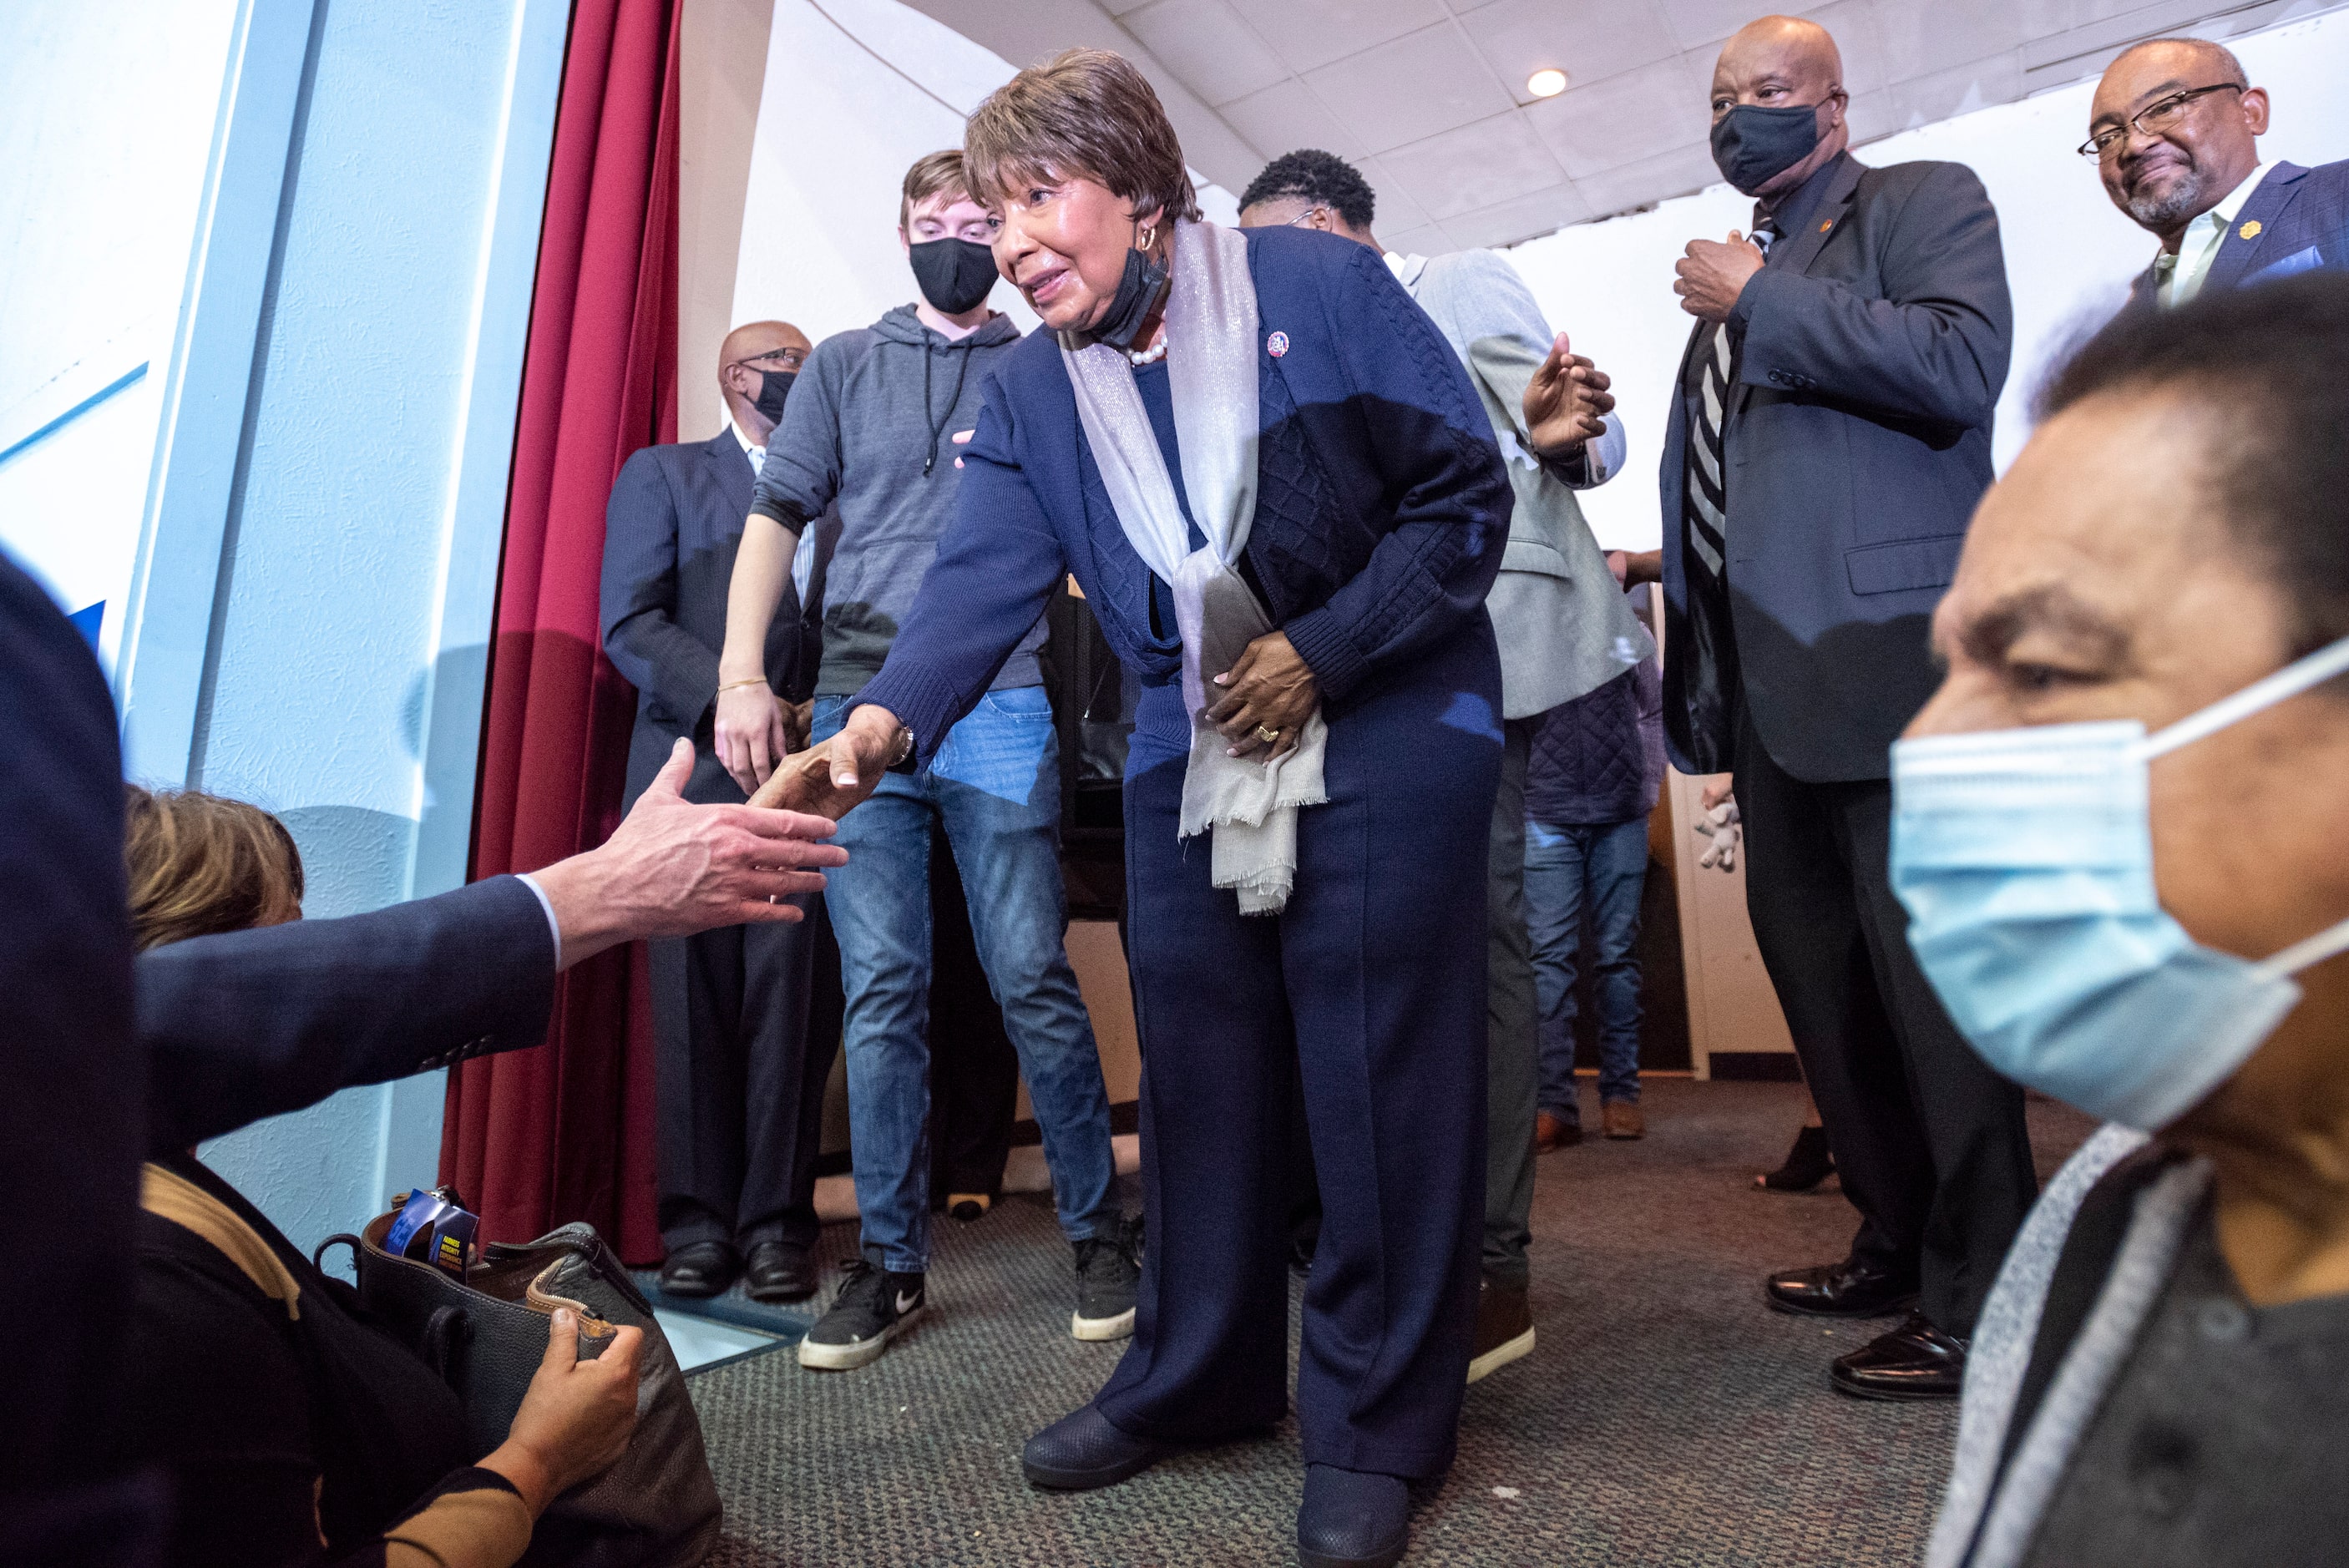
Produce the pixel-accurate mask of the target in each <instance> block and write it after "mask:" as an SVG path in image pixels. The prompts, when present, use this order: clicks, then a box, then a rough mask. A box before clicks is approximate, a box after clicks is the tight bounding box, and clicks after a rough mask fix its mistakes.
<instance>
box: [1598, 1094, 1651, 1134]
mask: <svg viewBox="0 0 2349 1568" xmlns="http://www.w3.org/2000/svg"><path fill="white" fill-rule="evenodd" d="M1599 1125H1600V1126H1601V1127H1604V1128H1605V1129H1606V1130H1607V1136H1608V1137H1609V1138H1645V1137H1647V1136H1648V1119H1647V1118H1646V1117H1644V1116H1641V1115H1640V1108H1639V1107H1638V1106H1636V1105H1634V1104H1632V1103H1631V1102H1630V1100H1628V1099H1610V1100H1609V1101H1608V1102H1607V1103H1606V1104H1604V1105H1602V1106H1600V1107H1599Z"/></svg>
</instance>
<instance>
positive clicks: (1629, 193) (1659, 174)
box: [1574, 142, 1721, 218]
mask: <svg viewBox="0 0 2349 1568" xmlns="http://www.w3.org/2000/svg"><path fill="white" fill-rule="evenodd" d="M1720 183H1721V170H1718V169H1715V168H1714V167H1713V149H1712V148H1711V147H1710V146H1708V145H1707V144H1705V143H1703V142H1695V143H1692V144H1691V145H1690V146H1687V147H1676V148H1674V149H1672V150H1671V151H1670V152H1665V153H1661V154H1659V155H1657V156H1656V157H1654V158H1646V159H1641V160H1640V161H1639V162H1637V163H1627V164H1624V165H1623V166H1622V167H1621V168H1619V169H1610V170H1608V171H1607V172H1606V173H1604V174H1593V175H1591V176H1589V177H1588V178H1587V179H1582V180H1578V181H1575V182H1574V184H1575V188H1576V189H1577V190H1578V191H1581V192H1582V199H1583V201H1586V202H1588V204H1589V206H1590V211H1592V212H1593V213H1594V214H1596V215H1598V216H1599V217H1602V218H1603V217H1612V216H1613V215H1614V214H1616V213H1618V212H1629V211H1631V210H1632V209H1633V208H1635V207H1647V206H1652V205H1653V204H1654V203H1656V202H1658V201H1669V200H1670V199H1671V198H1672V197H1674V196H1686V195H1688V194H1689V193H1690V192H1691V191H1702V190H1703V189H1704V188H1705V187H1706V186H1708V185H1718V184H1720Z"/></svg>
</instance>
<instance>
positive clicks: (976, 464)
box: [856, 228, 1511, 761]
mask: <svg viewBox="0 0 2349 1568" xmlns="http://www.w3.org/2000/svg"><path fill="white" fill-rule="evenodd" d="M1247 247H1248V269H1249V273H1250V275H1251V276H1253V277H1254V279H1255V280H1256V290H1257V321H1258V325H1259V328H1260V333H1259V341H1258V345H1257V397H1258V405H1259V408H1260V410H1261V424H1260V426H1259V429H1260V432H1261V434H1260V437H1259V439H1258V442H1257V473H1258V480H1257V503H1256V521H1255V522H1254V524H1253V525H1252V527H1251V529H1250V531H1249V534H1248V542H1247V560H1248V564H1249V566H1250V567H1251V568H1252V569H1253V575H1254V577H1255V579H1256V583H1257V587H1258V588H1259V590H1260V591H1261V592H1262V593H1263V595H1264V597H1265V600H1266V603H1267V608H1268V610H1269V611H1270V613H1271V615H1272V619H1273V622H1274V624H1276V625H1278V626H1279V627H1280V628H1281V629H1282V630H1283V631H1285V632H1287V633H1288V639H1289V641H1290V642H1291V643H1292V644H1293V645H1295V646H1296V649H1297V652H1298V654H1299V656H1301V657H1302V658H1303V659H1304V660H1305V662H1306V664H1307V665H1309V666H1310V667H1311V668H1312V671H1313V674H1314V676H1315V678H1316V679H1317V681H1318V682H1319V685H1320V687H1321V693H1322V696H1323V698H1324V700H1325V701H1326V702H1327V703H1328V704H1329V705H1330V707H1329V712H1330V717H1333V718H1335V717H1339V716H1340V714H1342V712H1343V708H1344V705H1345V702H1346V699H1347V698H1348V696H1350V695H1352V694H1354V693H1355V692H1357V691H1358V690H1360V689H1361V687H1362V686H1364V683H1366V682H1368V681H1370V680H1371V678H1372V677H1373V676H1378V675H1380V674H1381V673H1382V672H1385V671H1387V670H1390V669H1393V668H1395V667H1397V666H1399V665H1404V664H1406V663H1408V661H1410V659H1411V658H1412V657H1413V655H1415V654H1417V653H1419V652H1421V651H1422V650H1423V649H1426V648H1429V647H1432V646H1434V645H1438V644H1440V643H1441V642H1443V641H1444V639H1445V638H1447V637H1449V636H1451V635H1453V634H1455V633H1457V632H1458V631H1460V630H1461V629H1462V627H1464V625H1466V624H1469V623H1470V622H1471V621H1472V620H1474V619H1475V618H1479V617H1481V616H1482V615H1483V614H1484V605H1485V590H1487V589H1488V588H1490V587H1491V586H1492V584H1493V579H1494V577H1495V575H1496V574H1497V573H1499V571H1500V566H1501V552H1502V548H1503V546H1504V545H1505V543H1506V541H1507V539H1508V532H1509V508H1510V505H1511V492H1510V490H1509V481H1508V478H1507V474H1506V470H1504V469H1503V468H1502V467H1501V455H1500V450H1499V449H1498V448H1497V447H1495V445H1494V442H1493V428H1492V424H1491V422H1490V421H1489V420H1487V419H1486V418H1485V413H1484V409H1483V408H1482V407H1481V406H1480V405H1479V404H1478V402H1477V400H1476V393H1475V387H1472V386H1471V385H1470V384H1469V381H1468V376H1467V372H1466V371H1465V370H1464V368H1463V367H1462V366H1461V363H1460V360H1459V357H1458V356H1456V355H1454V353H1453V352H1452V350H1451V348H1450V346H1448V345H1446V344H1445V342H1444V337H1443V335H1442V334H1441V333H1439V332H1437V331H1436V328H1435V324H1434V323H1433V322H1432V321H1430V320H1428V318H1427V315H1426V314H1425V313H1424V312H1423V311H1422V310H1421V309H1420V308H1419V306H1418V305H1416V304H1413V302H1412V299H1411V296H1410V295H1409V294H1405V293H1404V292H1403V289H1402V284H1398V283H1396V282H1395V280H1394V278H1393V276H1392V274H1390V273H1388V271H1387V269H1386V263H1384V262H1383V261H1381V259H1380V257H1379V254H1378V253H1377V252H1375V251H1372V250H1371V249H1370V248H1369V247H1368V246H1365V245H1359V244H1356V243H1354V242H1351V241H1348V240H1340V239H1339V238H1337V237H1336V236H1334V235H1330V234H1324V233H1318V232H1314V231H1311V230H1307V229H1288V228H1282V229H1254V230H1250V231H1248V232H1247ZM1276 345H1278V346H1279V347H1280V350H1281V352H1280V353H1279V354H1278V355H1276V354H1274V353H1273V352H1272V349H1273V347H1274V346H1276ZM963 462H964V473H963V477H962V485H961V490H960V493H959V495H958V496H957V500H956V509H955V519H954V521H953V522H952V523H951V524H949V525H948V527H947V531H946V534H945V536H944V537H943V538H942V539H941V540H940V541H939V543H938V554H937V559H936V562H934V563H933V564H932V565H931V567H930V569H929V573H928V574H927V575H926V576H925V577H924V578H923V580H922V586H921V591H920V592H919V593H917V594H916V596H915V600H914V604H913V608H912V609H911V610H910V611H909V612H908V613H907V615H906V620H905V629H904V630H903V631H901V632H900V633H899V634H897V639H896V641H895V644H894V645H892V646H891V648H890V650H889V658H888V661H887V663H886V664H885V665H883V666H882V669H881V673H880V674H878V675H876V676H874V677H873V679H872V680H870V681H868V682H867V683H866V684H865V686H864V690H863V691H862V692H860V693H859V694H858V696H857V699H856V700H857V701H858V702H860V703H875V704H878V705H879V706H881V707H885V708H887V709H888V710H889V711H890V712H892V713H894V714H895V715H896V716H897V717H899V718H900V719H902V720H903V721H904V722H905V724H906V726H907V727H910V728H911V729H912V730H913V732H914V738H915V743H916V756H917V757H919V758H922V759H923V760H925V761H926V760H927V759H928V758H929V757H930V755H931V754H932V753H933V752H935V751H936V749H937V747H938V744H939V742H940V741H942V740H943V739H945V738H946V733H947V730H948V729H949V728H951V727H953V725H954V723H955V721H956V720H957V719H958V718H960V717H962V716H963V715H964V714H966V713H968V711H969V710H970V708H971V707H972V705H974V704H975V703H977V702H978V698H979V696H980V695H981V694H982V693H984V692H985V691H986V690H987V687H988V682H989V681H991V680H992V679H993V678H994V676H995V672H996V670H997V668H998V667H999V666H1000V665H1002V663H1003V661H1004V659H1005V658H1006V657H1008V656H1009V654H1010V652H1011V650H1012V648H1013V647H1014V646H1016V645H1018V643H1019V639H1020V637H1021V635H1022V634H1025V633H1026V632H1027V630H1028V628H1029V627H1030V626H1031V625H1033V624H1035V622H1036V618H1037V616H1038V615H1040V614H1042V612H1043V608H1044V604H1045V602H1046V600H1047V599H1048V598H1049V597H1050V594H1051V592H1052V590H1053V588H1054V587H1055V586H1056V585H1057V584H1058V583H1060V581H1061V575H1062V573H1072V574H1073V575H1074V576H1075V577H1076V580H1077V585H1078V586H1079V587H1080V588H1081V589H1082V590H1083V591H1084V594H1085V599H1086V602H1087V603H1088V604H1089V605H1090V606H1091V608H1092V612H1093V614H1094V616H1095V617H1096V618H1097V619H1098V620H1099V621H1100V623H1101V627H1102V634H1104V635H1105V636H1106V637H1107V638H1108V639H1109V643H1110V645H1111V646H1112V648H1114V649H1115V650H1116V651H1117V654H1118V656H1119V657H1120V658H1121V659H1123V660H1124V661H1125V663H1126V664H1127V665H1128V666H1130V667H1131V668H1133V670H1134V671H1135V672H1136V674H1138V675H1139V676H1141V677H1142V678H1143V681H1145V682H1148V683H1158V682H1163V681H1164V680H1167V679H1169V678H1171V677H1173V676H1174V675H1175V674H1176V673H1178V672H1179V670H1180V668H1181V663H1182V652H1181V649H1180V647H1179V645H1178V644H1177V643H1176V641H1175V638H1174V628H1173V627H1172V626H1167V627H1164V628H1163V629H1161V628H1156V627H1154V626H1153V624H1152V619H1151V614H1150V582H1151V573H1150V569H1149V568H1148V567H1147V566H1145V565H1144V564H1143V561H1142V558H1141V557H1140V556H1139V555H1137V554H1135V553H1134V551H1133V546H1132V545H1130V544H1128V543H1127V542H1126V540H1125V534H1124V532H1123V530H1122V529H1121V528H1120V527H1119V526H1118V521H1117V514H1116V512H1115V511H1114V510H1113V509H1112V507H1111V504H1110V500H1109V494H1108V492H1107V491H1106V490H1103V489H1102V480H1101V470H1100V469H1098V468H1097V467H1096V466H1095V465H1094V462H1093V458H1092V451H1091V449H1089V447H1088V446H1087V445H1086V442H1085V438H1084V434H1083V431H1082V429H1081V428H1080V426H1079V423H1078V419H1077V406H1076V398H1075V395H1074V394H1073V392H1072V391H1071V389H1070V386H1069V376H1068V369H1067V367H1066V366H1064V365H1063V364H1062V363H1061V351H1060V346H1059V345H1058V343H1057V342H1056V340H1055V339H1054V338H1053V336H1052V335H1051V334H1050V333H1049V332H1038V333H1034V334H1031V335H1030V336H1029V337H1028V339H1027V340H1026V341H1025V342H1023V343H1021V344H1020V345H1019V347H1018V348H1017V349H1015V350H1013V351H1012V353H1011V354H1010V355H1009V356H1008V358H1007V362H1006V363H1005V364H1004V365H1003V366H1002V367H1001V368H1000V369H999V370H998V371H996V372H995V373H994V374H992V375H990V376H989V377H988V381H987V384H986V401H985V403H984V405H983V406H982V407H981V409H980V412H979V416H978V430H977V433H976V434H975V435H974V436H973V437H972V438H971V440H970V444H969V445H968V447H967V448H965V449H964V452H963ZM1491 695H1492V696H1493V697H1494V700H1495V702H1496V703H1497V701H1498V694H1497V692H1496V693H1494V694H1491Z"/></svg>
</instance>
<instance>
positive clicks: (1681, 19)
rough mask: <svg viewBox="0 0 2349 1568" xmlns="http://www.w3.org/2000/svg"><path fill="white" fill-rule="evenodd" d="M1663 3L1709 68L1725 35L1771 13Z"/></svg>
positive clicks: (1675, 29)
mask: <svg viewBox="0 0 2349 1568" xmlns="http://www.w3.org/2000/svg"><path fill="white" fill-rule="evenodd" d="M1934 3H1935V4H1937V5H1947V4H1950V3H1951V0H1934ZM1660 4H1661V5H1662V6H1663V10H1664V16H1665V19H1666V20H1668V21H1669V22H1671V25H1672V36H1673V37H1675V38H1677V39H1679V40H1680V46H1681V47H1682V48H1683V49H1701V50H1703V51H1705V54H1706V59H1705V62H1704V63H1705V66H1706V68H1707V69H1710V68H1711V67H1712V65H1713V60H1712V56H1713V55H1714V54H1717V53H1718V52H1719V49H1718V47H1717V46H1718V45H1719V44H1720V43H1721V41H1722V40H1723V39H1724V38H1726V37H1728V36H1729V35H1730V34H1732V33H1734V32H1735V31H1737V29H1738V28H1740V27H1743V26H1745V24H1746V23H1748V22H1754V21H1759V20H1760V19H1761V18H1762V17H1764V16H1767V15H1771V12H1770V11H1769V10H1768V9H1766V8H1765V7H1764V6H1763V5H1759V4H1757V3H1756V0H1660ZM1817 9H1818V6H1817V5H1816V4H1815V3H1809V4H1806V3H1805V0H1795V3H1794V4H1791V5H1781V6H1780V7H1779V8H1778V14H1779V15H1790V16H1800V15H1806V13H1808V12H1812V11H1816V10H1817Z"/></svg>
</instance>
